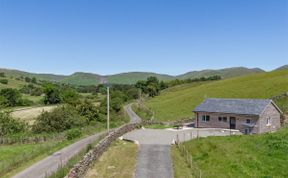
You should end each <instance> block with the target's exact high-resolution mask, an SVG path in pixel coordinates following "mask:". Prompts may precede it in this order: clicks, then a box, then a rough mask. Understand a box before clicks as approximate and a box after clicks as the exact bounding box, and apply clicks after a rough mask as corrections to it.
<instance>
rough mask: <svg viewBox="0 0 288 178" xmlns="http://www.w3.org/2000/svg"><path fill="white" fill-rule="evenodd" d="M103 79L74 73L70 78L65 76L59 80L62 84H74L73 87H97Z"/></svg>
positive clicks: (95, 75) (88, 74)
mask: <svg viewBox="0 0 288 178" xmlns="http://www.w3.org/2000/svg"><path fill="white" fill-rule="evenodd" d="M103 78H104V77H102V76H100V75H97V74H92V73H84V72H76V73H74V74H72V75H70V76H66V77H65V78H64V79H62V80H60V82H62V83H68V84H74V85H83V86H85V85H97V84H99V83H103V82H101V81H102V80H103Z"/></svg>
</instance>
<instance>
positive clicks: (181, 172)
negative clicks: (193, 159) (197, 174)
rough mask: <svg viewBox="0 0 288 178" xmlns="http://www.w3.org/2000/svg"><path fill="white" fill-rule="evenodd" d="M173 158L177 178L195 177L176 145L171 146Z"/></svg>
mask: <svg viewBox="0 0 288 178" xmlns="http://www.w3.org/2000/svg"><path fill="white" fill-rule="evenodd" d="M171 158H172V161H173V162H172V164H173V170H174V177H175V178H193V172H192V169H191V168H190V167H189V165H188V164H187V163H186V161H185V158H184V157H183V156H182V155H181V153H180V151H179V150H178V148H177V147H176V146H175V145H174V146H172V148H171Z"/></svg>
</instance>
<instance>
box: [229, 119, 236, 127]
mask: <svg viewBox="0 0 288 178" xmlns="http://www.w3.org/2000/svg"><path fill="white" fill-rule="evenodd" d="M230 129H236V118H235V117H230Z"/></svg>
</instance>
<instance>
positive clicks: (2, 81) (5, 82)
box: [0, 79, 8, 85]
mask: <svg viewBox="0 0 288 178" xmlns="http://www.w3.org/2000/svg"><path fill="white" fill-rule="evenodd" d="M0 83H2V84H4V85H7V84H8V80H7V79H0Z"/></svg>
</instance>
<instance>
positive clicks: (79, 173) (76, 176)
mask: <svg viewBox="0 0 288 178" xmlns="http://www.w3.org/2000/svg"><path fill="white" fill-rule="evenodd" d="M140 126H141V124H138V123H133V124H126V125H124V126H122V127H120V128H118V129H116V130H114V131H113V132H111V133H110V134H109V135H108V136H106V137H105V138H104V139H103V140H101V141H100V142H99V143H98V144H97V145H96V146H95V147H94V148H93V149H92V150H90V151H89V152H88V153H87V154H86V155H85V156H84V157H83V159H82V160H81V161H79V162H78V163H77V164H76V165H75V166H74V167H73V168H72V169H71V170H70V172H69V174H68V175H67V176H66V177H68V178H82V177H84V176H85V174H86V172H87V170H88V169H89V168H90V166H91V165H92V164H93V162H94V161H96V160H97V159H98V158H99V157H100V156H101V155H102V154H103V153H104V152H105V151H106V150H107V149H108V147H109V146H110V144H111V143H112V142H113V141H114V140H116V139H117V138H119V137H121V136H122V135H124V134H125V133H128V132H130V131H132V130H134V129H136V128H138V127H140Z"/></svg>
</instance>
